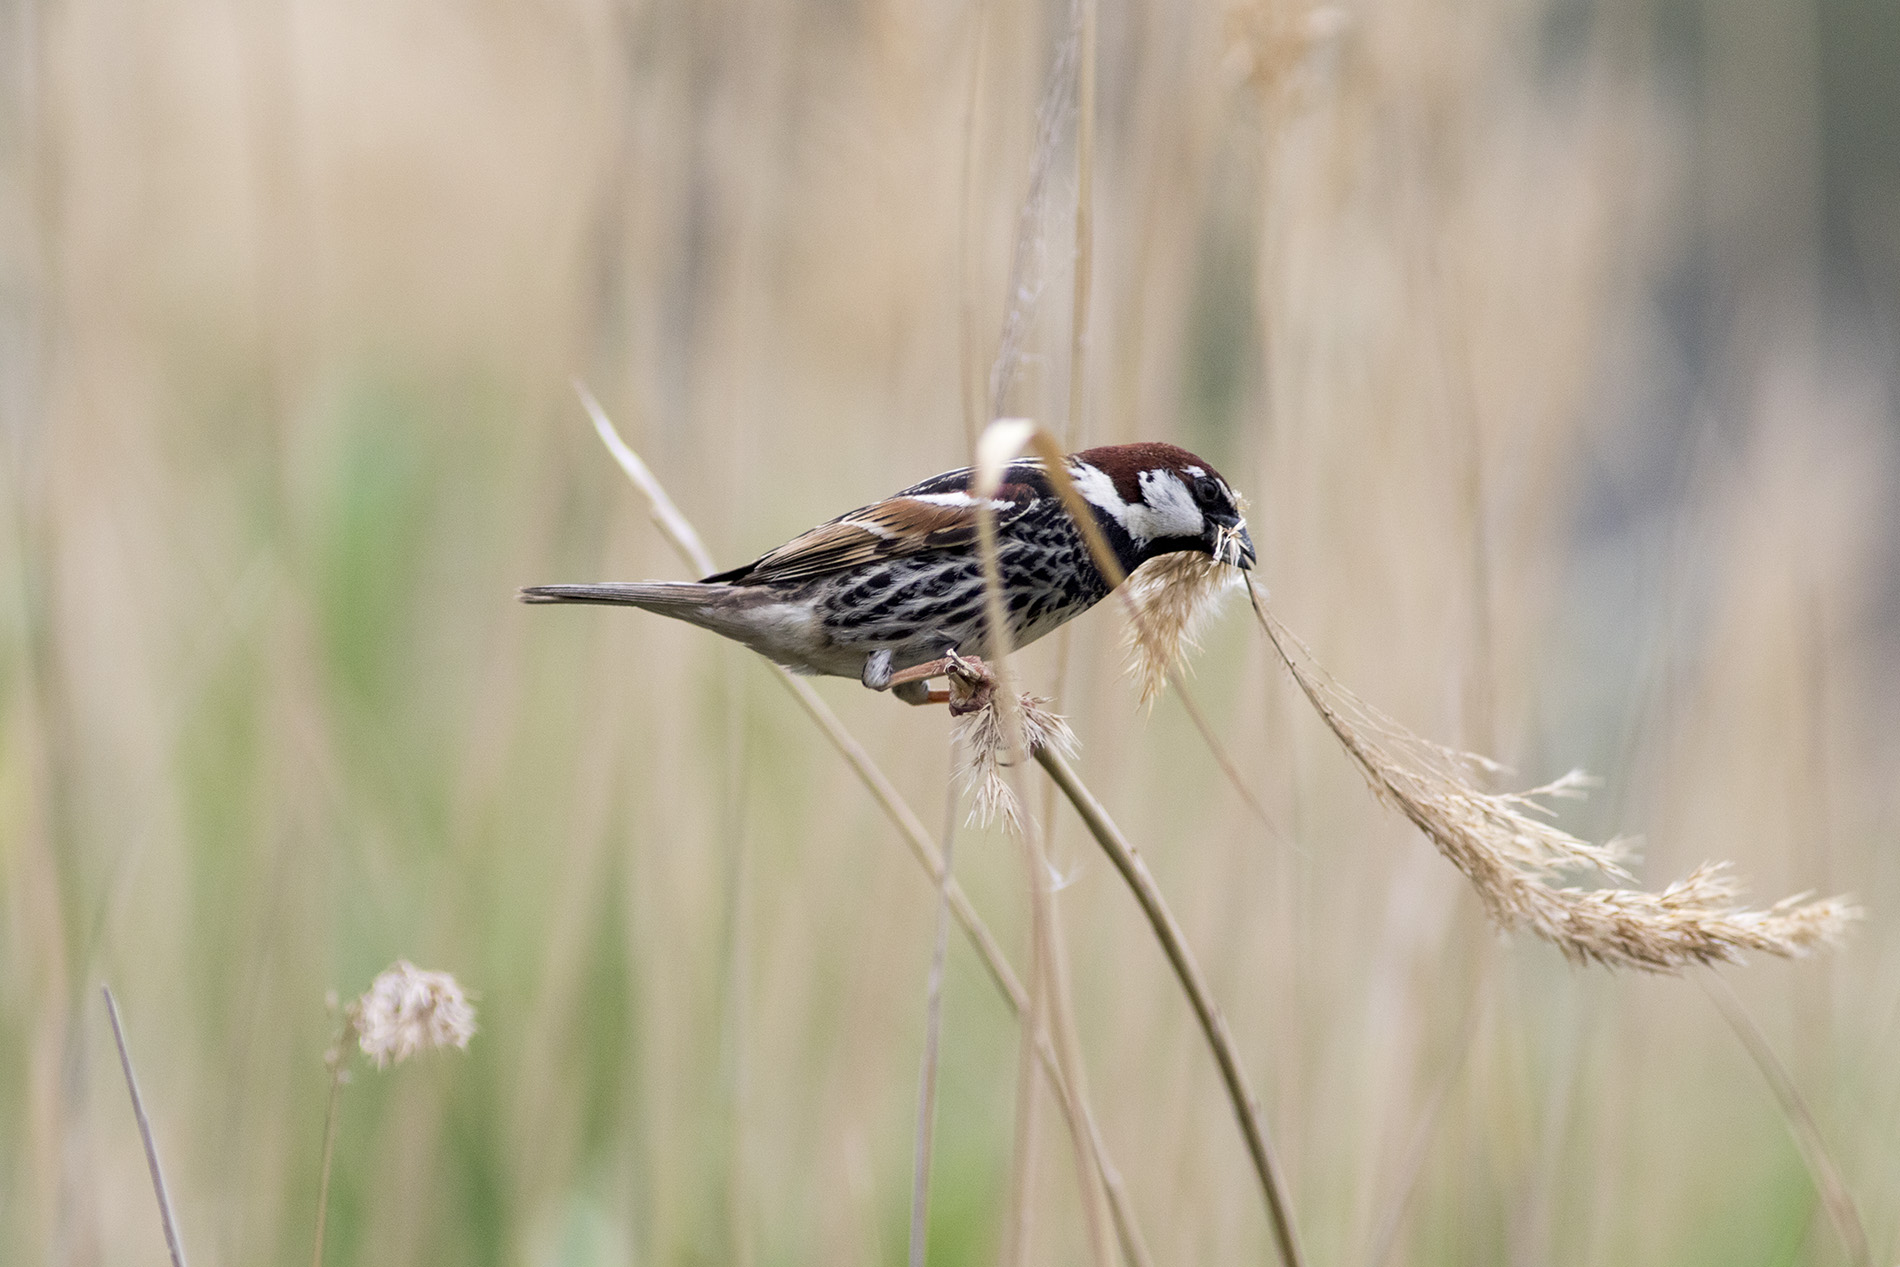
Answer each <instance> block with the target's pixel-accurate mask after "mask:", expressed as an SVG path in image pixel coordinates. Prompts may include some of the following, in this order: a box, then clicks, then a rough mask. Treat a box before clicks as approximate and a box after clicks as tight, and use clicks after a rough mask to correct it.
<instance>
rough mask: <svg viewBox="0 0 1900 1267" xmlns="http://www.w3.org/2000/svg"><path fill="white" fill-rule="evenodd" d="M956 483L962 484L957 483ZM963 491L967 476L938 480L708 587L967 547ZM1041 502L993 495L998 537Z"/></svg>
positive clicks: (972, 523)
mask: <svg viewBox="0 0 1900 1267" xmlns="http://www.w3.org/2000/svg"><path fill="white" fill-rule="evenodd" d="M957 476H962V477H963V478H962V479H961V480H957V479H956V478H955V477H957ZM958 485H960V487H959V486H958ZM968 488H969V480H968V472H967V471H953V472H950V473H949V474H948V475H940V476H937V477H936V478H935V479H932V480H929V481H926V482H925V483H923V484H918V485H914V486H912V487H911V488H907V489H905V490H904V491H903V492H901V493H898V494H897V495H896V496H893V497H887V498H885V499H884V500H883V501H881V502H874V503H873V504H871V505H869V506H863V507H860V508H859V509H857V510H854V511H851V512H850V513H849V514H844V515H840V516H838V517H837V518H836V519H833V520H832V521H830V522H829V523H822V524H819V525H818V526H817V527H816V528H813V529H811V530H810V531H809V532H806V533H803V534H801V535H799V536H797V537H794V538H792V539H791V540H790V541H787V542H786V543H785V544H784V545H782V546H780V547H779V548H778V549H776V550H772V551H769V552H768V553H766V554H765V555H764V556H763V557H761V558H760V559H759V560H758V561H757V562H756V563H752V564H749V565H747V566H745V567H742V568H735V569H734V570H732V571H730V572H722V573H720V574H719V575H717V576H709V577H707V578H706V579H707V580H709V581H724V582H727V583H729V584H734V585H763V584H765V583H767V582H772V581H797V580H805V579H808V578H810V577H814V576H824V575H826V574H828V573H831V572H841V571H844V570H845V569H847V568H854V567H862V566H864V565H865V564H868V563H878V562H882V561H884V560H886V559H896V558H903V557H905V556H907V555H914V554H924V553H928V552H930V551H935V550H953V549H957V548H960V547H964V546H968V545H969V544H970V543H971V542H974V541H975V540H976V535H977V508H978V503H977V499H975V498H973V497H971V496H970V495H969V492H968ZM1040 495H1041V493H1040V491H1039V490H1038V489H1036V488H1035V487H1032V486H1031V485H1029V484H1019V483H1010V484H1005V485H1003V487H1002V488H1000V489H998V490H997V494H996V497H995V499H994V501H993V502H992V503H991V504H992V505H993V506H994V507H995V508H996V523H997V527H998V529H999V530H1001V529H1002V528H1003V527H1004V526H1005V525H1007V524H1009V523H1011V522H1013V521H1014V520H1015V519H1017V518H1018V517H1019V516H1021V515H1022V514H1023V512H1025V511H1026V510H1028V509H1029V507H1030V506H1031V505H1033V504H1034V503H1035V501H1036V500H1037V499H1038V497H1039V496H1040Z"/></svg>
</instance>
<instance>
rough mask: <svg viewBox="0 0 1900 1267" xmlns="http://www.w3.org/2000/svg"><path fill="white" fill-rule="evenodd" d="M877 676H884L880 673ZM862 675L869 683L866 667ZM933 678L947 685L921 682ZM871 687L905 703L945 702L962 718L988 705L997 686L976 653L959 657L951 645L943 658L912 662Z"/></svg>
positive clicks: (867, 683) (886, 670) (868, 673)
mask: <svg viewBox="0 0 1900 1267" xmlns="http://www.w3.org/2000/svg"><path fill="white" fill-rule="evenodd" d="M880 654H881V653H880ZM885 672H888V665H887V666H885ZM879 676H880V677H883V674H879ZM865 677H866V682H865V685H867V686H869V685H870V681H869V679H870V677H871V674H870V672H869V671H868V670H867V671H866V674H865ZM934 677H940V678H946V679H948V685H946V686H940V687H926V686H924V685H923V683H924V681H925V680H926V679H928V678H934ZM873 689H876V690H888V691H891V692H892V693H893V694H895V695H896V696H897V698H899V699H901V700H903V701H904V702H905V703H906V704H948V705H949V706H950V712H951V713H952V715H954V716H957V717H961V716H963V715H964V714H965V713H974V712H976V711H978V710H979V709H981V708H984V707H986V706H987V705H988V704H989V702H990V696H991V695H992V694H993V693H994V692H995V689H996V679H995V678H993V677H991V676H990V671H989V669H988V668H987V667H985V666H984V664H983V662H982V661H981V660H979V659H977V658H976V657H975V656H960V655H958V654H957V653H956V650H955V649H954V648H952V649H951V650H950V652H949V654H947V655H945V656H944V657H943V658H942V659H939V660H931V661H928V662H927V663H924V664H917V665H912V666H911V667H910V668H908V669H902V670H900V671H898V672H896V673H891V674H889V676H888V677H883V684H882V685H881V686H878V687H875V688H873Z"/></svg>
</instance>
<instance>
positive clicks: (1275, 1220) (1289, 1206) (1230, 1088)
mask: <svg viewBox="0 0 1900 1267" xmlns="http://www.w3.org/2000/svg"><path fill="white" fill-rule="evenodd" d="M1036 760H1037V761H1038V762H1039V763H1040V764H1041V765H1042V768H1043V769H1044V770H1045V771H1047V772H1048V774H1049V777H1050V778H1051V779H1052V780H1054V781H1055V784H1056V786H1057V787H1059V788H1061V789H1062V792H1063V795H1064V796H1066V797H1068V799H1069V803H1070V804H1071V805H1073V806H1074V807H1075V811H1076V813H1077V814H1079V815H1080V816H1081V818H1082V822H1083V824H1084V825H1085V826H1086V827H1087V828H1088V829H1089V834H1090V835H1092V836H1094V837H1095V839H1096V842H1097V843H1098V844H1100V845H1101V846H1102V850H1103V852H1105V853H1107V854H1108V857H1109V861H1111V862H1113V863H1114V864H1115V869H1116V870H1117V871H1118V872H1120V873H1121V876H1122V879H1123V880H1125V881H1127V883H1128V887H1129V888H1130V889H1131V890H1133V892H1134V895H1135V900H1136V902H1138V903H1140V905H1141V909H1142V913H1143V914H1145V915H1146V916H1147V917H1148V923H1149V924H1150V925H1151V926H1152V927H1153V929H1154V932H1155V937H1156V938H1157V939H1158V940H1159V941H1160V942H1161V948H1162V950H1163V952H1164V953H1166V955H1167V956H1168V962H1169V964H1171V965H1172V966H1173V968H1174V973H1175V976H1176V977H1177V978H1179V979H1180V982H1181V989H1182V991H1183V992H1184V993H1185V994H1186V995H1187V997H1188V1002H1189V1004H1190V1005H1191V1006H1192V1007H1193V1008H1194V1015H1195V1017H1196V1018H1197V1019H1198V1020H1199V1021H1200V1023H1201V1032H1202V1033H1203V1034H1204V1035H1205V1036H1206V1038H1207V1045H1208V1047H1209V1048H1210V1049H1211V1050H1212V1051H1213V1053H1214V1062H1215V1063H1216V1064H1217V1065H1218V1066H1219V1067H1220V1074H1221V1081H1222V1083H1223V1084H1224V1085H1225V1087H1226V1088H1227V1098H1228V1100H1229V1101H1230V1102H1231V1103H1232V1105H1233V1110H1234V1118H1235V1120H1236V1121H1237V1122H1238V1123H1239V1125H1240V1133H1241V1136H1242V1138H1243V1139H1244V1140H1245V1141H1246V1144H1247V1154H1248V1157H1249V1159H1250V1160H1251V1161H1252V1162H1253V1167H1254V1174H1255V1176H1256V1177H1257V1178H1258V1179H1259V1181H1260V1189H1261V1193H1262V1195H1263V1196H1264V1197H1265V1199H1266V1203H1267V1218H1268V1222H1269V1223H1270V1224H1271V1225H1272V1227H1273V1236H1274V1243H1275V1244H1276V1245H1277V1246H1278V1247H1279V1250H1280V1258H1281V1261H1282V1262H1283V1263H1285V1264H1286V1267H1300V1264H1301V1263H1302V1262H1303V1261H1304V1259H1303V1258H1302V1256H1301V1253H1300V1241H1299V1233H1298V1231H1297V1229H1296V1226H1295V1223H1294V1220H1293V1201H1292V1198H1291V1196H1290V1195H1289V1194H1288V1189H1287V1186H1286V1180H1285V1178H1284V1177H1283V1176H1282V1174H1281V1171H1280V1164H1279V1161H1278V1159H1277V1158H1276V1157H1275V1155H1274V1151H1273V1140H1272V1137H1271V1136H1270V1135H1269V1134H1268V1133H1267V1125H1266V1119H1265V1118H1264V1117H1263V1116H1262V1114H1261V1112H1260V1098H1259V1097H1258V1096H1256V1095H1255V1094H1254V1091H1253V1087H1252V1085H1251V1084H1249V1082H1248V1081H1247V1074H1246V1071H1245V1069H1243V1068H1242V1066H1241V1063H1240V1053H1239V1049H1238V1048H1236V1047H1235V1045H1234V1038H1233V1035H1232V1034H1231V1033H1230V1032H1229V1031H1228V1029H1227V1018H1226V1017H1225V1016H1223V1015H1222V1014H1221V1010H1220V1007H1219V1005H1217V1004H1216V1003H1215V1002H1214V995H1213V991H1212V990H1210V989H1209V988H1208V985H1207V979H1206V978H1205V977H1204V976H1202V975H1201V969H1200V965H1199V964H1198V963H1196V962H1195V959H1194V952H1193V951H1192V950H1191V949H1189V947H1188V943H1187V934H1186V933H1185V932H1184V931H1183V930H1182V928H1181V925H1180V923H1179V922H1178V921H1177V920H1176V919H1175V918H1174V912H1173V911H1172V910H1171V909H1170V908H1169V906H1168V903H1167V900H1166V899H1165V898H1164V897H1163V896H1162V894H1161V886H1160V885H1158V884H1156V883H1155V878H1154V876H1153V875H1152V874H1151V873H1150V872H1149V870H1148V864H1147V863H1146V862H1144V861H1142V858H1141V855H1140V854H1139V853H1138V852H1137V851H1136V850H1135V847H1134V846H1133V845H1131V844H1130V843H1128V838H1127V837H1125V836H1123V835H1122V832H1121V828H1120V827H1118V826H1116V825H1115V821H1114V820H1113V819H1112V818H1110V817H1109V815H1108V810H1107V809H1106V808H1104V807H1103V805H1102V803H1101V801H1100V800H1098V799H1097V798H1096V796H1095V794H1094V793H1093V792H1091V791H1090V790H1089V789H1088V787H1087V785H1085V784H1084V783H1083V782H1082V780H1081V778H1080V777H1079V776H1078V775H1077V774H1076V773H1075V770H1074V769H1073V768H1071V767H1070V765H1069V763H1068V762H1067V761H1065V760H1064V759H1063V758H1062V755H1061V754H1060V753H1058V752H1057V751H1056V750H1055V749H1054V748H1040V749H1038V750H1037V751H1036Z"/></svg>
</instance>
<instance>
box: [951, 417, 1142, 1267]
mask: <svg viewBox="0 0 1900 1267" xmlns="http://www.w3.org/2000/svg"><path fill="white" fill-rule="evenodd" d="M993 432H994V428H992V429H991V431H990V432H985V441H986V442H987V441H988V439H989V437H990V435H991V434H992V433H993ZM1002 438H1003V439H1005V440H1006V439H1007V433H1005V434H1004V435H1003V437H1002ZM984 448H985V444H979V445H978V474H977V480H976V495H977V498H978V501H977V515H976V525H977V547H978V553H979V555H980V557H981V559H982V564H983V605H984V611H985V617H986V620H987V623H988V635H989V637H988V646H987V648H986V651H987V659H986V660H985V663H986V665H987V666H988V668H989V670H990V672H991V673H992V674H993V675H994V676H995V679H996V690H995V695H994V699H995V701H996V702H995V707H996V708H998V710H999V711H1000V712H1001V714H1002V718H1003V734H1004V736H1005V739H1006V742H1007V743H1008V745H1009V760H1008V766H1009V768H1010V770H1011V772H1012V777H1019V774H1020V770H1021V768H1022V756H1023V742H1022V735H1023V727H1022V710H1021V700H1020V698H1019V697H1018V696H1017V694H1016V688H1015V684H1014V682H1013V680H1012V677H1011V674H1010V670H1009V653H1010V637H1009V618H1008V615H1007V613H1006V612H1005V611H1004V608H1003V573H1002V564H1001V560H1000V558H999V557H998V554H997V548H998V547H997V537H996V511H995V508H994V506H993V505H992V504H991V501H990V499H989V497H988V492H990V491H993V488H994V486H995V485H996V484H1000V483H1001V479H1002V473H1003V470H1004V469H1005V467H1006V466H1007V462H1008V459H1007V458H1005V459H1003V461H1001V462H998V461H997V460H996V456H995V452H994V451H992V452H991V453H989V454H987V455H986V454H985V453H984ZM986 486H987V487H986ZM1019 799H1020V797H1019ZM1022 845H1023V860H1024V864H1025V866H1026V868H1027V870H1028V877H1027V879H1028V884H1029V910H1030V918H1029V927H1030V938H1031V944H1032V948H1033V952H1032V955H1031V963H1032V967H1031V977H1030V993H1029V998H1030V1009H1029V1014H1028V1016H1027V1017H1026V1018H1025V1021H1024V1045H1023V1059H1022V1069H1023V1070H1024V1071H1025V1076H1024V1077H1022V1079H1021V1080H1020V1089H1021V1091H1022V1092H1023V1093H1028V1092H1030V1090H1031V1089H1032V1087H1033V1085H1034V1084H1033V1082H1032V1081H1030V1080H1029V1079H1028V1078H1027V1076H1026V1071H1027V1070H1028V1068H1029V1051H1030V1048H1031V1046H1032V1045H1033V1044H1036V1043H1037V1041H1038V1037H1037V1035H1038V1031H1039V1030H1040V1028H1041V1026H1042V1025H1043V1023H1044V1022H1043V1018H1044V1015H1045V1009H1046V1014H1047V1016H1048V1018H1049V1027H1050V1030H1051V1032H1052V1034H1053V1035H1054V1038H1055V1046H1056V1062H1057V1064H1058V1065H1060V1066H1061V1068H1062V1076H1063V1081H1065V1082H1066V1083H1067V1084H1068V1086H1069V1088H1070V1091H1071V1094H1073V1095H1074V1096H1075V1097H1076V1099H1077V1100H1078V1102H1080V1101H1082V1100H1083V1099H1084V1098H1085V1092H1084V1090H1083V1088H1084V1085H1085V1084H1084V1082H1083V1070H1082V1064H1081V1060H1080V1054H1079V1052H1078V1051H1077V1050H1076V1043H1075V1042H1074V1028H1073V1027H1074V1024H1075V1021H1074V1009H1073V1007H1072V1005H1071V1003H1070V1000H1069V997H1068V991H1067V988H1066V986H1067V980H1066V974H1065V973H1064V972H1063V970H1062V967H1061V965H1060V964H1059V963H1058V962H1057V957H1058V956H1059V955H1060V954H1061V953H1062V951H1061V947H1060V945H1058V944H1057V942H1056V939H1055V932H1054V930H1055V915H1054V903H1055V894H1054V891H1053V889H1052V886H1051V884H1050V870H1049V858H1048V855H1047V854H1046V853H1045V852H1044V851H1043V848H1042V832H1041V828H1040V827H1039V826H1038V825H1037V823H1036V821H1035V820H1034V819H1033V818H1030V817H1028V816H1027V815H1025V816H1024V820H1023V825H1022ZM1065 1040H1066V1041H1065ZM1018 1107H1019V1111H1018V1115H1017V1125H1018V1134H1017V1149H1016V1152H1017V1156H1016V1162H1017V1172H1016V1187H1015V1210H1016V1221H1015V1224H1014V1228H1013V1238H1012V1241H1011V1243H1010V1244H1011V1248H1012V1250H1013V1251H1014V1252H1013V1253H1011V1254H1009V1255H1007V1256H1006V1257H1005V1259H1004V1261H1005V1262H1009V1263H1021V1262H1022V1261H1023V1259H1022V1252H1023V1250H1024V1249H1025V1248H1026V1242H1027V1236H1028V1213H1029V1209H1030V1206H1029V1181H1030V1173H1029V1171H1030V1167H1029V1162H1030V1159H1031V1158H1032V1157H1033V1148H1034V1122H1035V1102H1034V1099H1033V1097H1027V1098H1019V1100H1018ZM1071 1139H1072V1140H1073V1142H1074V1144H1075V1150H1076V1178H1077V1181H1078V1186H1079V1187H1080V1188H1081V1190H1082V1206H1083V1211H1084V1213H1085V1215H1086V1216H1087V1217H1086V1219H1085V1223H1086V1225H1087V1227H1088V1232H1089V1250H1090V1253H1091V1254H1092V1255H1093V1260H1094V1261H1095V1262H1096V1263H1097V1264H1102V1265H1104V1267H1105V1265H1106V1264H1107V1263H1109V1261H1110V1257H1109V1239H1108V1232H1109V1218H1108V1211H1107V1208H1106V1206H1105V1205H1104V1201H1103V1191H1102V1189H1101V1188H1099V1187H1098V1186H1097V1181H1098V1179H1099V1174H1098V1172H1097V1171H1096V1169H1095V1168H1094V1167H1092V1166H1090V1165H1089V1164H1088V1142H1087V1140H1086V1139H1085V1138H1084V1136H1083V1135H1081V1134H1080V1133H1079V1132H1074V1131H1072V1132H1071Z"/></svg>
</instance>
